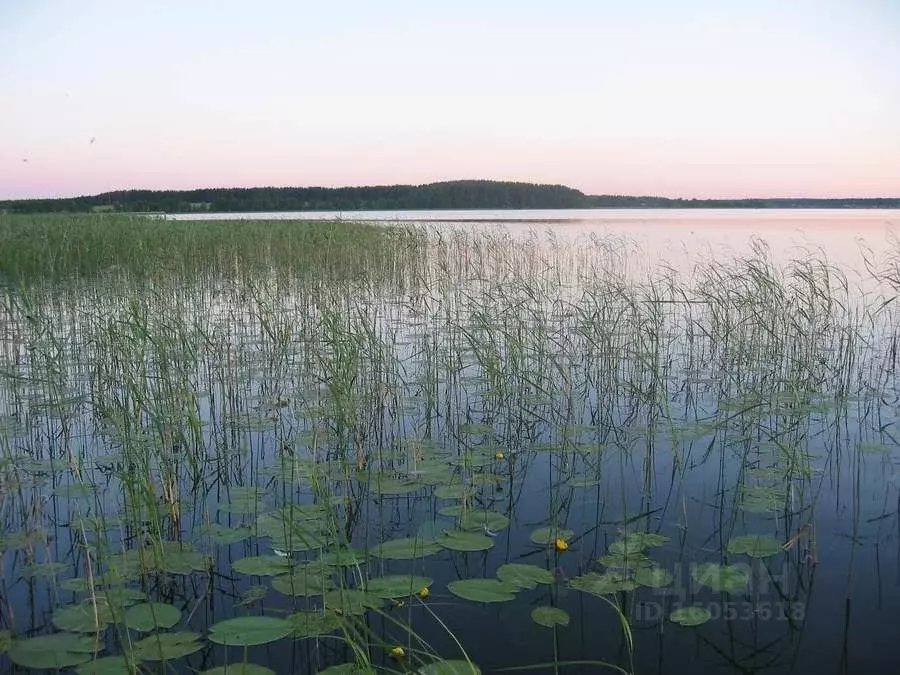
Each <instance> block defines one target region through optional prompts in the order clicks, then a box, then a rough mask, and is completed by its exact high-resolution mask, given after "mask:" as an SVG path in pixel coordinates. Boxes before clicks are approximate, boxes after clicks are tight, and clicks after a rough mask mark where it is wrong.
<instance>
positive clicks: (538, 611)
mask: <svg viewBox="0 0 900 675" xmlns="http://www.w3.org/2000/svg"><path fill="white" fill-rule="evenodd" d="M531 619H532V621H534V622H535V623H536V624H538V625H539V626H546V627H547V628H553V627H554V626H568V625H569V615H568V614H566V613H565V612H564V611H563V610H561V609H560V608H559V607H535V608H534V609H533V610H531Z"/></svg>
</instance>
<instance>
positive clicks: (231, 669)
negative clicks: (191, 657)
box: [200, 663, 275, 675]
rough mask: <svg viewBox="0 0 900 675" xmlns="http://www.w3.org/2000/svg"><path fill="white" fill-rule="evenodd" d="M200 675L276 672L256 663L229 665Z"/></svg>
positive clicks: (263, 674)
mask: <svg viewBox="0 0 900 675" xmlns="http://www.w3.org/2000/svg"><path fill="white" fill-rule="evenodd" d="M200 675H275V671H274V670H272V669H270V668H266V667H265V666H260V665H257V664H255V663H229V664H228V665H225V666H219V667H218V668H210V669H209V670H202V671H200Z"/></svg>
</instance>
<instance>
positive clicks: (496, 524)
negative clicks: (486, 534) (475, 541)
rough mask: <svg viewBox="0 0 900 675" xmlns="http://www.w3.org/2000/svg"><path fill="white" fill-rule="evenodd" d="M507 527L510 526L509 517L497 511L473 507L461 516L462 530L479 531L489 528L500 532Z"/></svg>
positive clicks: (460, 527)
mask: <svg viewBox="0 0 900 675" xmlns="http://www.w3.org/2000/svg"><path fill="white" fill-rule="evenodd" d="M507 527H509V518H507V517H506V516H504V515H503V514H502V513H497V512H496V511H487V510H484V509H471V510H469V511H467V512H465V513H461V514H460V516H459V529H461V530H471V531H477V530H483V529H484V528H487V529H489V530H491V531H493V532H499V531H500V530H505V529H506V528H507Z"/></svg>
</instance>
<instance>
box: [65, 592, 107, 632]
mask: <svg viewBox="0 0 900 675" xmlns="http://www.w3.org/2000/svg"><path fill="white" fill-rule="evenodd" d="M51 620H52V621H53V625H54V626H56V627H57V628H59V629H60V630H64V631H69V632H72V633H99V632H100V631H102V630H104V629H105V628H106V627H107V626H108V625H109V624H110V623H111V622H112V620H113V613H112V611H111V610H110V607H109V605H108V604H107V603H106V602H105V601H103V599H102V598H98V602H97V605H96V607H95V606H94V604H93V603H91V602H84V603H79V604H77V605H69V606H68V607H61V608H59V609H57V610H55V611H54V612H53V617H52V619H51Z"/></svg>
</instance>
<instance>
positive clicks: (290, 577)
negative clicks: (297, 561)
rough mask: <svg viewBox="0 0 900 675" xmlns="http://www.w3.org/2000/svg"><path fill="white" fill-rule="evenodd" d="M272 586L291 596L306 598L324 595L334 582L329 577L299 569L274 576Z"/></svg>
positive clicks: (332, 586)
mask: <svg viewBox="0 0 900 675" xmlns="http://www.w3.org/2000/svg"><path fill="white" fill-rule="evenodd" d="M272 588H274V589H275V590H276V591H278V592H279V593H284V594H285V595H289V596H291V597H295V598H296V597H304V598H308V597H311V596H314V595H324V594H325V593H326V592H327V591H330V590H331V589H332V588H334V584H333V583H332V581H331V579H330V578H329V577H325V576H322V575H321V574H314V573H310V572H309V571H307V570H305V569H299V570H294V572H293V573H292V574H284V575H282V576H280V577H275V578H274V579H273V580H272Z"/></svg>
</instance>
